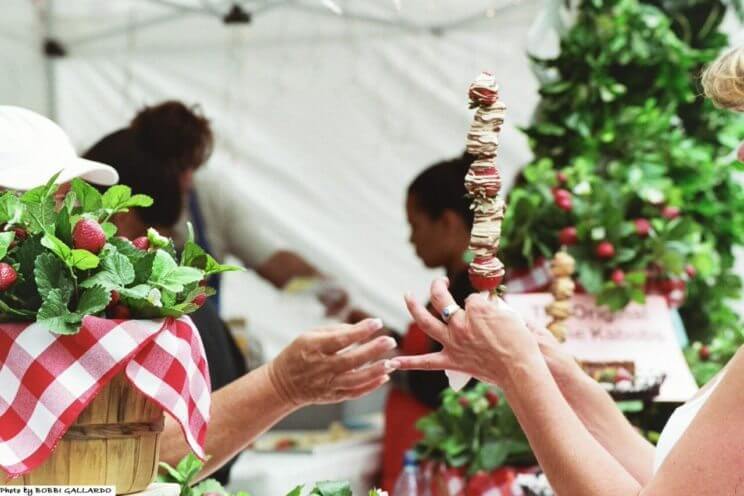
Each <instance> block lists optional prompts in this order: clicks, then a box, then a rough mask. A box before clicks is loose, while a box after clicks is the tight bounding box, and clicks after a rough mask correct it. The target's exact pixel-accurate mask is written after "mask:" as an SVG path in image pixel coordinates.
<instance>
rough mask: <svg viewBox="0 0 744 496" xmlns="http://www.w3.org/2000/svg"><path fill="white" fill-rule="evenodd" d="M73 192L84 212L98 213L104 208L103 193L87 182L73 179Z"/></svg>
mask: <svg viewBox="0 0 744 496" xmlns="http://www.w3.org/2000/svg"><path fill="white" fill-rule="evenodd" d="M72 191H73V192H74V193H75V197H76V198H77V200H78V202H79V203H80V206H81V207H82V209H83V211H84V212H97V211H99V210H101V209H102V208H103V197H102V195H101V193H100V192H99V191H98V190H97V189H96V188H94V187H93V186H91V185H90V184H88V183H86V182H85V181H83V180H81V179H78V178H75V179H73V180H72Z"/></svg>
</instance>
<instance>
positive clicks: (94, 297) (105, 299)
mask: <svg viewBox="0 0 744 496" xmlns="http://www.w3.org/2000/svg"><path fill="white" fill-rule="evenodd" d="M110 301H111V291H108V290H106V289H104V288H102V287H101V286H93V287H92V288H90V289H88V290H86V291H85V292H84V293H83V295H82V296H81V297H80V301H78V305H77V309H76V310H75V312H76V313H77V314H78V315H80V316H81V317H82V316H85V315H95V314H97V313H99V312H101V311H103V310H104V309H105V308H106V306H108V304H109V302H110Z"/></svg>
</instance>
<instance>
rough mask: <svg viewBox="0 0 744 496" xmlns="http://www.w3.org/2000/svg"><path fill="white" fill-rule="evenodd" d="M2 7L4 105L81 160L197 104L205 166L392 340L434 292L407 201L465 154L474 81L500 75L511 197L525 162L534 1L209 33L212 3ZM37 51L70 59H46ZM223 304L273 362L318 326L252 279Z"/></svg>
mask: <svg viewBox="0 0 744 496" xmlns="http://www.w3.org/2000/svg"><path fill="white" fill-rule="evenodd" d="M3 3H4V5H3V16H2V18H1V19H0V38H1V39H2V40H3V42H2V45H1V46H0V60H2V67H3V68H4V73H5V77H3V78H2V80H0V89H1V91H0V95H2V96H1V97H0V98H1V101H2V102H3V103H12V104H18V105H24V106H28V107H31V108H34V109H37V110H39V111H42V112H45V113H47V114H50V115H52V116H53V117H54V118H55V119H57V120H58V122H60V124H61V125H62V126H63V127H64V128H65V129H66V130H67V132H68V133H69V134H70V135H71V136H72V138H73V141H74V142H75V144H76V145H77V146H78V147H79V148H80V149H81V150H83V149H85V148H86V147H88V146H90V145H91V144H92V143H94V142H95V141H96V140H97V139H99V138H100V137H101V136H103V135H104V134H106V133H108V132H110V131H112V130H114V129H116V128H118V127H121V126H123V125H125V124H126V123H127V122H128V120H129V119H130V118H131V117H132V115H133V114H134V112H135V111H136V110H137V109H138V108H140V107H141V106H143V105H144V104H149V103H154V102H158V101H161V100H164V99H169V98H177V99H182V100H184V101H186V102H193V103H197V102H198V103H200V104H201V105H202V107H203V109H204V111H205V113H206V114H207V116H208V117H210V118H211V119H212V121H213V123H214V126H215V129H216V134H217V139H218V141H217V147H216V152H215V154H214V156H213V158H212V160H211V161H210V163H209V165H208V167H210V168H215V169H219V170H220V171H222V172H223V173H224V176H225V181H226V182H230V183H232V184H238V185H239V187H240V188H241V189H242V192H243V193H244V195H245V207H246V208H247V209H251V211H253V212H259V213H260V216H261V217H262V218H263V219H264V225H265V228H266V229H267V230H268V231H269V232H270V233H271V234H272V235H273V236H274V237H275V238H276V240H277V243H279V244H280V245H281V246H283V247H288V248H292V249H294V250H296V251H298V252H300V253H302V254H303V255H304V256H306V257H307V258H308V259H309V260H311V261H312V262H313V263H315V264H317V265H318V266H319V267H320V268H321V269H322V270H324V271H325V272H327V273H328V274H331V275H333V276H334V277H335V278H336V279H337V280H338V281H339V282H341V283H342V284H344V285H345V286H346V287H348V289H349V290H350V291H351V293H352V296H353V299H354V302H355V303H357V304H358V305H359V306H361V307H363V308H365V309H368V310H369V311H371V312H373V313H375V314H379V315H381V316H382V317H383V318H384V319H385V320H386V321H387V322H388V323H390V324H392V325H394V326H396V327H398V328H401V327H403V326H404V325H405V322H406V315H405V310H404V308H403V305H402V298H401V295H402V294H403V293H404V292H405V291H406V290H412V291H414V292H415V294H418V295H420V296H421V297H422V298H424V297H425V290H426V287H427V285H428V281H429V280H430V279H431V278H432V276H433V274H432V273H430V272H428V271H426V270H425V269H424V268H423V267H422V264H421V263H420V262H419V261H418V260H417V259H416V257H415V255H414V253H413V250H412V249H411V247H410V245H409V244H408V242H407V236H408V227H407V225H406V221H405V213H404V209H403V205H404V193H405V189H406V187H407V184H408V183H409V181H410V180H411V179H412V178H413V177H414V176H415V175H416V174H417V173H418V172H419V171H420V170H422V169H423V168H424V167H425V166H427V165H429V164H430V163H432V162H434V161H436V160H439V159H442V158H447V157H451V156H454V155H457V154H459V153H460V152H461V151H462V149H463V146H464V138H465V134H466V131H467V126H468V121H469V118H470V115H471V112H470V111H469V110H468V108H467V102H466V89H467V85H468V83H469V81H470V80H471V79H472V78H473V77H474V76H475V75H476V74H477V73H478V72H479V71H480V70H482V69H493V70H495V71H496V72H497V74H498V75H499V79H500V81H501V84H502V90H503V95H504V96H503V98H504V100H505V101H506V103H507V105H508V107H509V116H508V121H507V125H506V128H505V130H504V132H503V134H502V137H503V145H502V153H501V157H502V159H501V164H502V167H503V168H504V170H505V172H506V176H507V178H508V180H507V182H510V180H511V177H512V176H513V174H514V172H515V171H516V170H517V169H518V168H519V167H520V166H521V165H523V164H524V163H526V162H527V161H528V160H529V156H530V155H529V149H528V146H527V143H526V140H525V138H524V136H523V135H521V134H520V132H519V131H518V130H517V126H522V125H525V124H527V123H528V122H529V120H530V115H531V112H532V109H533V107H534V105H535V102H536V101H537V95H536V82H535V81H534V78H533V76H532V75H531V73H530V68H529V63H528V58H527V55H526V48H527V42H528V30H529V27H530V26H531V25H532V23H533V22H534V20H535V19H536V17H537V13H538V10H539V9H538V7H539V2H538V0H513V1H504V0H478V1H469V2H455V1H453V0H449V1H447V0H438V1H431V0H423V1H422V0H416V1H414V0H405V1H404V2H402V5H401V9H400V11H398V10H397V9H396V6H395V2H393V1H386V0H373V1H369V0H348V1H345V2H342V1H337V2H335V3H333V2H321V1H320V0H318V1H316V0H305V1H282V0H264V1H254V2H239V5H242V6H243V7H244V10H245V12H250V13H251V14H252V20H251V22H250V23H249V24H225V23H224V22H222V20H221V17H222V15H223V14H224V13H226V12H228V11H229V10H230V4H231V2H224V1H222V2H220V1H216V0H212V1H198V0H180V1H176V0H120V1H117V2H96V1H95V0H75V1H59V0H57V1H55V2H52V1H50V0H47V1H46V2H41V1H37V2H31V1H28V0H6V1H5V2H3ZM335 7H340V9H341V13H338V10H337V9H336V8H335ZM44 39H51V40H54V42H55V43H56V46H52V47H51V48H52V49H55V48H61V49H63V50H64V51H65V52H66V55H65V56H61V57H44V55H43V54H42V50H41V48H40V47H41V45H42V44H43V43H42V42H43V40H44ZM47 45H50V44H49V43H47ZM225 297H226V305H225V311H224V313H225V314H226V315H227V316H236V315H240V316H246V317H248V318H249V320H250V322H251V326H252V330H253V331H254V332H257V333H259V334H260V335H261V336H262V337H265V338H266V341H267V346H268V350H267V351H268V352H269V354H273V353H274V352H275V351H277V350H278V349H279V348H280V347H281V346H282V345H283V344H284V343H286V341H287V339H289V337H291V336H292V335H294V334H295V333H296V332H298V331H300V330H302V329H304V328H306V327H308V326H309V325H312V324H313V323H318V322H320V321H321V320H322V317H321V309H320V307H319V306H317V305H316V304H315V303H314V302H313V301H312V300H311V299H308V300H309V301H308V300H302V301H300V300H299V299H297V298H290V297H288V296H286V295H280V294H278V293H276V292H275V291H273V290H272V289H270V288H268V287H267V286H266V285H265V284H263V283H262V282H260V281H259V280H258V278H256V277H255V276H252V275H251V274H241V275H236V276H233V277H231V278H230V279H229V281H228V284H227V287H226V294H225ZM287 307H289V308H290V310H291V311H287Z"/></svg>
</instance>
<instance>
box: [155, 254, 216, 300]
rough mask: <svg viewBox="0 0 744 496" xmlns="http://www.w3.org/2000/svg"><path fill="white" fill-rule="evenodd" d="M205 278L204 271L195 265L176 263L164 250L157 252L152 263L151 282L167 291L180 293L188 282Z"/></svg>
mask: <svg viewBox="0 0 744 496" xmlns="http://www.w3.org/2000/svg"><path fill="white" fill-rule="evenodd" d="M203 278H204V272H202V271H201V270H199V269H195V268H193V267H184V266H179V265H178V264H176V261H175V260H173V257H171V256H170V255H169V254H168V253H166V252H165V251H163V250H157V251H156V252H155V259H154V260H153V263H152V274H151V275H150V283H151V284H152V285H153V286H158V287H161V288H163V289H165V290H167V291H172V292H174V293H180V292H181V291H183V287H184V285H186V284H190V283H194V282H199V281H201V280H202V279H203Z"/></svg>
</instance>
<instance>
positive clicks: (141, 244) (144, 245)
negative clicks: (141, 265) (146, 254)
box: [132, 236, 150, 251]
mask: <svg viewBox="0 0 744 496" xmlns="http://www.w3.org/2000/svg"><path fill="white" fill-rule="evenodd" d="M132 244H133V245H134V247H135V248H137V249H138V250H142V251H147V250H149V249H150V240H149V239H147V236H140V237H139V238H134V240H133V241H132Z"/></svg>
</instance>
